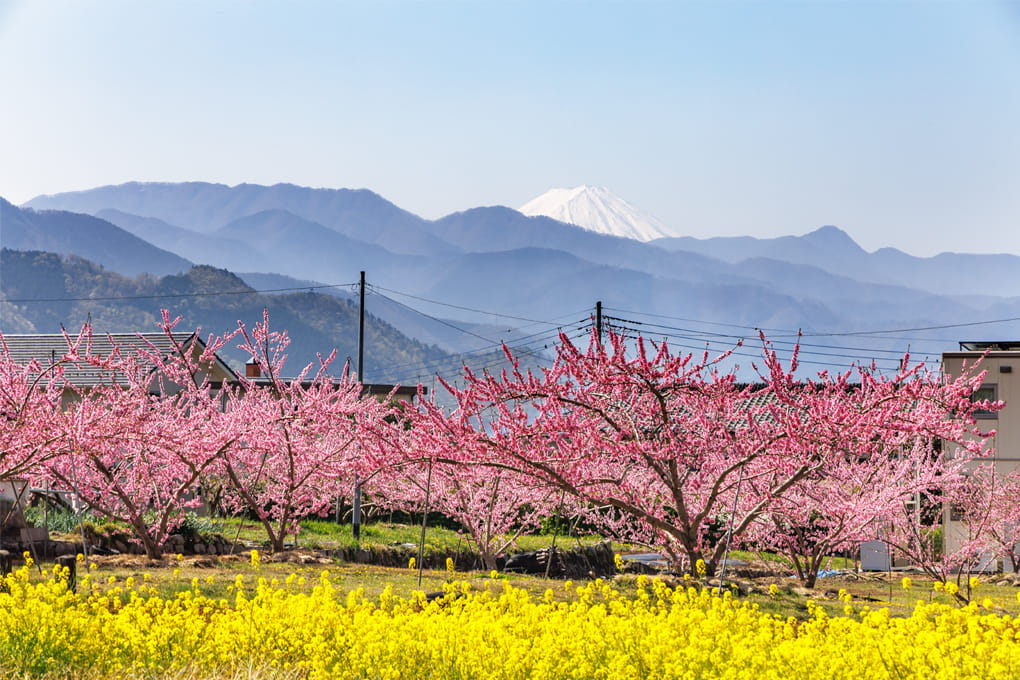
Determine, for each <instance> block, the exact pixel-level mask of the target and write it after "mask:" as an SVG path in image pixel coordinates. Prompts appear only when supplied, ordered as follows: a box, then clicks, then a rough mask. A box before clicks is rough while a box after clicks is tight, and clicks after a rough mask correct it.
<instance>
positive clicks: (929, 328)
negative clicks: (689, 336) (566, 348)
mask: <svg viewBox="0 0 1020 680" xmlns="http://www.w3.org/2000/svg"><path fill="white" fill-rule="evenodd" d="M607 309H612V310H613V311H617V312H624V313H627V314H631V313H633V314H640V315H643V316H652V317H658V318H663V319H672V320H676V321H691V322H695V323H701V324H705V325H712V326H726V327H730V328H741V329H745V330H753V331H769V332H778V333H785V334H788V335H778V336H773V337H793V336H800V337H843V336H873V335H877V334H882V333H913V332H917V331H933V330H946V329H949V328H967V327H971V326H987V325H992V324H998V323H1011V322H1015V321H1020V317H1008V318H1004V319H987V320H982V321H967V322H961V323H951V324H938V325H934V326H915V327H911V328H887V329H882V330H864V331H833V332H826V333H822V332H801V331H795V330H793V329H789V328H764V327H757V326H746V325H741V324H733V323H723V322H718V321H702V320H699V319H691V318H685V317H678V316H666V315H664V314H653V313H651V312H636V311H633V310H625V309H617V308H607ZM894 339H899V338H894Z"/></svg>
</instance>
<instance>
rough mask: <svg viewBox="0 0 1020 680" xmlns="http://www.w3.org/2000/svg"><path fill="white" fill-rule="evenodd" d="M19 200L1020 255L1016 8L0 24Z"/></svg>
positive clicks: (534, 7)
mask: <svg viewBox="0 0 1020 680" xmlns="http://www.w3.org/2000/svg"><path fill="white" fill-rule="evenodd" d="M0 92H2V93H3V102H4V103H3V106H0V135H2V137H0V141H2V147H0V148H2V149H3V151H2V154H0V159H2V160H0V195H2V196H4V197H6V198H8V199H9V200H12V201H14V202H17V203H20V202H23V201H26V200H28V199H29V198H31V197H33V196H35V195H37V194H40V193H55V192H59V191H67V190H74V189H83V188H89V187H92V186H98V185H102V184H112V183H119V182H124V181H130V180H142V181H183V180H204V181H215V182H224V183H227V184H236V183H240V182H256V183H275V182H281V181H285V182H294V183H296V184H303V185H309V186H325V187H354V188H359V187H365V188H369V189H372V190H374V191H376V192H378V193H380V194H381V195H383V196H384V197H386V198H388V199H389V200H391V201H393V202H394V203H396V204H398V205H400V206H401V207H403V208H406V209H408V210H411V211H412V212H415V213H418V214H420V215H422V216H424V217H429V218H434V217H439V216H441V215H444V214H447V213H449V212H454V211H457V210H463V209H466V208H469V207H473V206H477V205H493V204H503V205H510V206H513V207H517V206H519V205H521V204H523V203H525V202H526V201H528V200H529V199H531V198H533V197H534V196H536V195H538V194H540V193H542V192H543V191H545V190H546V189H548V188H551V187H554V186H558V187H570V186H576V185H579V184H596V185H604V186H607V187H608V188H609V189H610V190H611V191H613V192H614V193H616V194H618V195H619V196H621V197H623V198H625V199H626V200H628V201H630V202H631V203H634V204H636V205H638V206H640V207H642V208H644V209H645V210H647V211H649V212H651V213H652V214H654V215H656V216H658V217H659V218H660V219H661V220H663V222H665V223H666V224H667V225H668V226H669V227H670V228H671V229H673V230H674V231H676V232H677V233H681V234H688V235H693V236H698V237H707V236H723V235H743V234H749V235H757V236H775V235H781V234H800V233H804V232H807V231H810V230H813V229H815V228H817V227H818V226H821V225H823V224H835V225H837V226H839V227H841V228H843V229H845V230H846V231H847V232H849V233H850V234H851V235H852V236H853V237H854V238H855V239H857V241H858V242H859V243H861V245H862V246H864V247H865V248H867V249H869V250H873V249H876V248H879V247H882V246H894V247H898V248H901V249H903V250H906V251H908V252H911V253H914V254H919V255H931V254H934V253H936V252H940V251H944V250H955V251H964V252H1013V253H1020V123H1018V121H1020V3H1015V2H1014V3H1010V2H1000V1H993V0H973V1H970V2H964V1H958V2H949V1H937V0H935V1H927V2H921V1H918V2H893V1H888V2H880V1H877V0H876V1H872V2H735V1H726V0H723V1H719V2H704V3H696V2H622V1H621V2H549V1H545V2H529V1H519V2H486V1H481V0H479V1H477V2H443V1H434V2H397V1H377V2H363V3H347V2H326V1H322V2H311V1H304V2H302V1H298V2H288V3H279V2H242V1H240V0H235V1H225V0H224V1H222V2H215V1H213V2H209V1H199V0H191V1H188V0H180V1H176V2H161V1H156V0H147V1H146V2H137V1H136V0H132V1H118V0H101V1H99V0H96V1H88V0H79V1H76V2H61V1H59V0H46V1H44V2H36V1H28V0H0Z"/></svg>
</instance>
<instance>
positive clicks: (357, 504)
mask: <svg viewBox="0 0 1020 680" xmlns="http://www.w3.org/2000/svg"><path fill="white" fill-rule="evenodd" d="M359 288H360V293H361V305H360V309H359V315H360V318H359V319H358V382H359V383H361V394H362V396H363V397H364V396H368V395H367V394H366V393H365V272H361V281H360V286H359ZM369 398H371V397H369ZM351 534H352V535H353V536H354V540H355V541H360V540H361V481H360V480H359V479H358V476H357V475H355V476H354V503H353V508H352V509H351Z"/></svg>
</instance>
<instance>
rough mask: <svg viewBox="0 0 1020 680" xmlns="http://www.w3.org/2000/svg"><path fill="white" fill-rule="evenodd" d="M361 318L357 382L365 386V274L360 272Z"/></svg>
mask: <svg viewBox="0 0 1020 680" xmlns="http://www.w3.org/2000/svg"><path fill="white" fill-rule="evenodd" d="M359 287H360V289H361V309H360V313H361V318H360V319H359V321H358V382H360V383H361V384H362V386H364V384H365V272H361V285H360V286H359Z"/></svg>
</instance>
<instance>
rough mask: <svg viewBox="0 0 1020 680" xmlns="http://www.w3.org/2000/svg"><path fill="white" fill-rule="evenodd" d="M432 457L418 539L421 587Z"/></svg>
mask: <svg viewBox="0 0 1020 680" xmlns="http://www.w3.org/2000/svg"><path fill="white" fill-rule="evenodd" d="M432 462H433V461H432V459H429V473H428V476H427V477H426V478H425V512H424V513H422V516H421V538H420V539H419V541H418V587H419V588H421V572H422V569H423V568H424V566H425V565H424V559H425V524H426V522H428V520H429V500H431V499H430V498H429V496H430V495H431V493H432Z"/></svg>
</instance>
